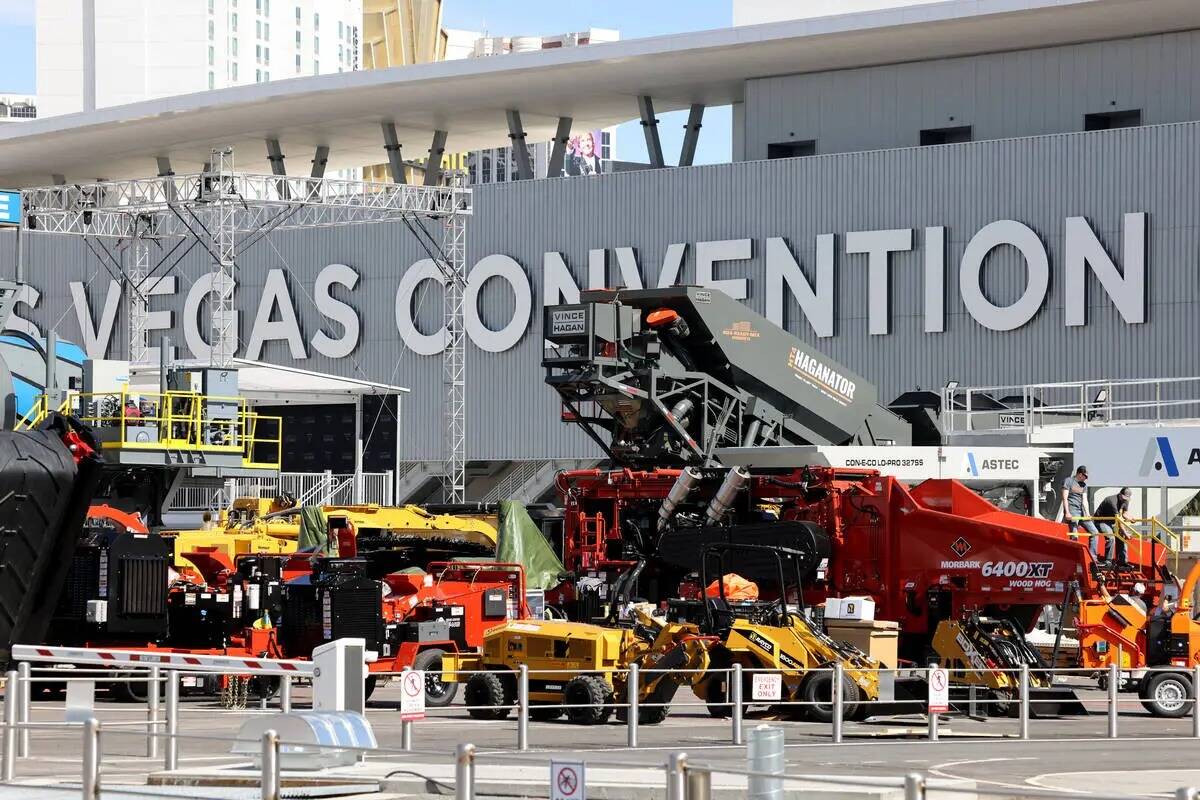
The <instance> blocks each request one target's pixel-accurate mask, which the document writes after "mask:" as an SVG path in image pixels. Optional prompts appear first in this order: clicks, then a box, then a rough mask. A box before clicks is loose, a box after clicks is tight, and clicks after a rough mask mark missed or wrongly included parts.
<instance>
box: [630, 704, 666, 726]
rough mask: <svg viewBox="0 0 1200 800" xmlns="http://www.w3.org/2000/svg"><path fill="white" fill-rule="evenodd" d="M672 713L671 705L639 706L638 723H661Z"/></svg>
mask: <svg viewBox="0 0 1200 800" xmlns="http://www.w3.org/2000/svg"><path fill="white" fill-rule="evenodd" d="M670 713H671V707H670V706H653V707H650V708H642V707H641V706H638V725H661V724H662V723H663V721H664V720H666V718H667V716H668V715H669V714H670Z"/></svg>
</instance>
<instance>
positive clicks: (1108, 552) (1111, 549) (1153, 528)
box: [1068, 517, 1183, 572]
mask: <svg viewBox="0 0 1200 800" xmlns="http://www.w3.org/2000/svg"><path fill="white" fill-rule="evenodd" d="M1078 519H1079V520H1080V521H1081V522H1082V521H1087V522H1091V523H1093V525H1094V526H1095V528H1096V532H1095V533H1092V532H1091V531H1089V530H1086V529H1083V528H1081V527H1079V526H1076V527H1075V530H1073V531H1071V533H1070V534H1068V535H1069V536H1070V537H1071V538H1072V539H1075V540H1077V541H1083V542H1084V543H1087V542H1088V541H1089V539H1090V538H1091V537H1092V536H1099V537H1100V538H1102V539H1104V540H1106V542H1107V544H1106V546H1105V558H1106V559H1108V560H1109V561H1113V560H1114V559H1113V557H1112V556H1113V555H1114V554H1115V550H1116V549H1118V543H1120V544H1124V545H1125V547H1126V548H1128V546H1129V545H1130V544H1131V543H1143V542H1145V543H1151V544H1153V545H1157V546H1159V547H1161V548H1163V550H1164V551H1165V552H1166V553H1169V554H1170V555H1171V556H1172V558H1173V560H1174V563H1173V564H1172V568H1173V569H1174V570H1175V571H1176V572H1178V570H1179V551H1180V550H1181V549H1182V548H1183V537H1182V536H1180V535H1179V533H1178V532H1176V531H1174V530H1172V529H1171V528H1169V527H1167V526H1166V525H1164V524H1163V523H1162V522H1161V521H1160V520H1159V519H1158V517H1128V518H1127V517H1078Z"/></svg>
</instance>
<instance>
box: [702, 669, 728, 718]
mask: <svg viewBox="0 0 1200 800" xmlns="http://www.w3.org/2000/svg"><path fill="white" fill-rule="evenodd" d="M728 683H729V680H728V679H727V678H726V677H725V674H720V675H714V676H713V677H712V678H710V679H709V680H707V681H705V682H704V692H705V694H704V702H705V704H706V706H707V708H708V715H709V716H710V717H712V718H713V719H728V718H729V717H730V716H731V715H732V713H733V709H732V707H730V706H727V705H723V704H724V703H728V702H729V689H728V686H727V685H728Z"/></svg>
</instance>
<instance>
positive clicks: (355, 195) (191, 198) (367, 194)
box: [21, 150, 472, 502]
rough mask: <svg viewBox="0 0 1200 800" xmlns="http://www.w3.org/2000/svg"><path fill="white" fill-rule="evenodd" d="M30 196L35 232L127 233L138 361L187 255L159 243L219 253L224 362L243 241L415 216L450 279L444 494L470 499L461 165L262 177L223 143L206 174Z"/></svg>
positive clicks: (466, 202) (215, 293)
mask: <svg viewBox="0 0 1200 800" xmlns="http://www.w3.org/2000/svg"><path fill="white" fill-rule="evenodd" d="M21 198H22V203H23V208H24V210H25V213H24V218H23V222H22V224H23V225H24V228H25V230H27V231H33V232H42V233H58V234H68V235H76V236H82V237H95V238H109V239H117V240H120V241H124V242H127V243H129V245H130V246H131V247H132V254H131V258H130V262H129V264H128V266H127V267H126V273H127V274H126V302H127V303H128V309H129V315H130V321H129V354H130V361H132V362H134V363H137V362H139V361H145V360H146V359H147V357H148V354H149V344H148V342H147V331H146V314H147V310H146V305H147V304H146V291H147V288H148V287H147V285H146V284H147V282H148V280H151V279H152V276H154V275H156V274H166V272H168V271H169V270H170V269H172V268H174V266H175V265H176V264H178V263H179V260H181V259H182V256H179V257H178V258H175V257H174V255H173V254H174V252H175V249H176V248H171V249H170V250H169V251H168V252H167V254H166V255H164V256H163V258H162V259H161V260H160V261H159V263H158V264H156V265H154V266H153V267H152V266H151V264H150V254H149V248H148V247H147V242H148V241H151V240H156V241H161V240H164V239H169V238H175V239H179V240H182V239H186V238H191V239H193V240H194V241H193V244H195V243H197V242H198V243H199V244H201V245H203V246H204V248H205V249H206V250H208V253H209V255H210V257H211V258H212V263H213V272H212V276H211V280H212V284H211V289H210V301H209V303H210V305H209V307H210V338H209V346H210V358H209V361H210V363H211V364H213V365H214V366H218V367H224V366H229V365H230V364H231V363H233V360H234V357H235V355H236V352H237V346H238V342H237V330H236V327H235V325H234V323H233V321H234V318H235V317H234V302H233V300H234V297H233V286H234V279H235V276H236V272H237V254H238V252H239V251H242V252H244V251H245V250H247V249H249V248H250V247H252V246H253V245H254V244H255V243H257V242H258V241H261V240H262V239H263V238H265V237H266V236H268V235H269V234H270V233H272V232H273V231H276V230H296V229H301V228H317V227H335V226H342V225H362V224H370V223H381V222H396V221H402V222H404V223H405V224H406V225H407V226H408V227H409V229H410V230H412V231H413V233H414V235H415V236H416V238H417V240H418V243H419V244H420V245H421V247H422V248H423V249H424V250H425V251H426V253H427V254H428V255H429V257H430V258H432V259H433V261H434V263H436V264H437V266H438V269H439V270H440V272H441V275H442V278H443V281H444V284H445V287H446V288H445V314H446V319H445V325H446V349H445V352H444V356H443V376H444V382H445V386H444V388H445V392H446V393H445V400H444V406H443V414H444V417H445V448H446V449H445V463H444V476H443V495H444V497H445V498H446V500H447V501H449V502H462V501H463V500H465V499H466V329H465V325H464V321H463V310H464V309H463V303H464V293H465V289H466V242H467V217H468V216H470V215H471V213H472V194H471V190H470V188H469V187H468V186H467V185H466V180H465V176H464V175H461V174H456V175H454V176H453V177H452V179H451V182H450V185H448V186H413V185H408V184H398V183H373V182H370V181H361V180H341V179H337V178H324V177H321V178H316V177H308V176H305V177H291V176H286V175H256V174H249V173H239V172H237V171H235V169H234V158H233V151H232V150H221V151H213V155H212V161H211V164H210V166H209V167H208V169H206V170H205V171H203V172H199V173H192V174H181V175H173V174H168V175H162V176H159V177H156V178H144V179H133V180H117V181H104V182H99V183H91V184H67V185H54V186H44V187H37V188H30V189H25V190H23V191H22V192H21ZM424 220H433V221H436V222H438V223H440V224H441V225H442V226H443V227H442V236H441V237H440V240H439V239H438V238H435V237H433V236H432V235H431V234H430V233H429V232H428V230H427V229H426V228H425V225H424V222H423V221H424ZM185 254H186V251H185ZM168 262H173V263H168ZM164 266H165V269H164Z"/></svg>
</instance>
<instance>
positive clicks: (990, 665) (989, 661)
mask: <svg viewBox="0 0 1200 800" xmlns="http://www.w3.org/2000/svg"><path fill="white" fill-rule="evenodd" d="M933 652H934V653H936V654H937V657H938V660H939V662H940V663H941V666H943V667H946V668H947V669H950V670H953V671H954V682H955V683H956V684H958V685H963V686H968V687H982V688H983V689H985V690H986V691H987V693H988V697H987V698H986V703H985V706H984V707H985V709H986V710H987V711H988V713H989V714H990V715H992V716H1002V715H1005V714H1014V713H1016V711H1017V703H1018V702H1019V701H1020V698H1021V679H1020V672H1019V671H1014V668H1015V669H1016V670H1019V669H1020V667H1021V666H1022V665H1024V666H1026V667H1028V668H1029V673H1028V675H1029V698H1030V704H1029V713H1030V715H1032V716H1035V717H1057V716H1065V715H1081V716H1082V715H1085V714H1087V709H1086V708H1085V707H1084V706H1083V703H1082V702H1080V700H1079V698H1078V697H1077V696H1076V695H1075V692H1074V691H1073V690H1071V689H1069V688H1066V687H1062V686H1055V684H1054V675H1053V673H1052V672H1050V670H1049V669H1048V665H1047V664H1046V663H1045V662H1044V661H1043V660H1042V657H1041V655H1040V654H1039V653H1038V652H1037V651H1036V650H1035V649H1034V648H1033V647H1031V646H1030V645H1029V644H1028V643H1027V642H1026V641H1025V631H1024V630H1022V629H1020V628H1019V627H1017V625H1016V623H1014V622H1013V620H1012V619H1007V618H990V617H984V616H980V615H978V614H971V615H969V616H967V617H964V618H961V619H946V620H942V621H941V622H940V623H938V626H937V629H936V630H935V631H934V635H933Z"/></svg>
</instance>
